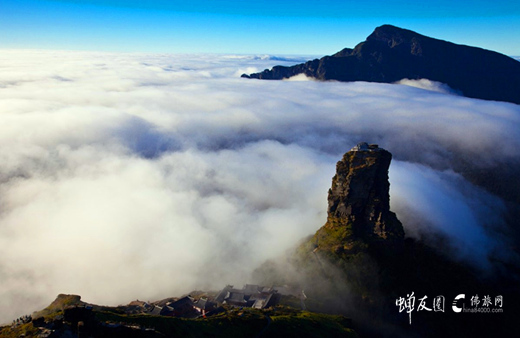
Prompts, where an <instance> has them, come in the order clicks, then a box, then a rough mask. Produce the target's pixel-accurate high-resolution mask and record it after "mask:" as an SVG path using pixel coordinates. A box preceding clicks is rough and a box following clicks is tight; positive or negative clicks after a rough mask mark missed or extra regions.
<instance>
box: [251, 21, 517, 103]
mask: <svg viewBox="0 0 520 338" xmlns="http://www.w3.org/2000/svg"><path fill="white" fill-rule="evenodd" d="M302 73H303V74H305V75H306V76H308V77H313V78H315V79H318V80H336V81H345V82H350V81H368V82H381V83H394V82H397V81H399V80H402V79H405V78H406V79H429V80H432V81H438V82H442V83H445V84H447V85H448V86H450V87H451V88H453V89H454V90H456V91H457V92H460V93H462V94H463V95H464V96H467V97H472V98H478V99H484V100H496V101H506V102H512V103H516V104H520V95H518V93H519V92H520V62H518V61H516V60H514V59H513V58H510V57H508V56H506V55H503V54H500V53H497V52H493V51H489V50H485V49H482V48H477V47H470V46H464V45H457V44H455V43H451V42H447V41H443V40H438V39H434V38H431V37H427V36H425V35H421V34H418V33H416V32H413V31H411V30H407V29H403V28H399V27H395V26H392V25H383V26H380V27H377V28H376V29H375V30H374V32H373V33H372V34H370V35H369V36H368V37H367V39H366V40H365V41H364V42H361V43H359V44H358V45H357V46H356V47H355V48H354V49H350V48H345V49H343V50H341V51H339V52H337V53H335V54H333V55H332V56H324V57H323V58H321V59H316V60H312V61H308V62H306V63H302V64H299V65H295V66H292V67H282V66H276V67H273V69H272V70H267V69H266V70H264V71H263V72H261V73H254V74H250V75H247V74H244V75H242V77H246V78H256V79H268V80H281V79H284V78H289V77H292V76H295V75H298V74H302Z"/></svg>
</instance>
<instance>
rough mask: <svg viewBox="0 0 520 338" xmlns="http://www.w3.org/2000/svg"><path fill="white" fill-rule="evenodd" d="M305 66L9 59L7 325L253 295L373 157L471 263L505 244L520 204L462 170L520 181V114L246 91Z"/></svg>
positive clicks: (397, 203)
mask: <svg viewBox="0 0 520 338" xmlns="http://www.w3.org/2000/svg"><path fill="white" fill-rule="evenodd" d="M296 61H297V60H294V59H292V58H286V59H277V58H273V57H263V56H260V57H251V56H230V55H227V56H226V55H222V56H216V55H146V54H101V53H83V52H49V51H47V52H31V51H3V54H2V56H0V62H1V64H2V67H1V68H0V121H1V123H0V163H1V165H0V257H1V258H0V276H1V278H2V284H1V285H0V304H1V305H0V321H9V320H11V319H12V318H14V317H16V316H19V315H22V314H26V313H29V312H31V311H33V310H36V309H38V308H41V307H43V306H45V305H47V304H48V303H49V302H50V301H52V299H53V297H55V295H57V294H58V293H63V292H66V293H78V294H81V295H82V296H83V298H84V299H85V300H86V301H91V302H98V303H110V304H117V303H126V302H128V301H129V300H131V299H135V298H141V299H150V300H153V299H157V298H162V297H168V296H172V295H180V294H182V293H184V292H188V291H191V290H192V289H194V288H199V287H200V288H220V287H222V286H223V285H225V283H235V284H240V283H244V282H247V281H248V278H249V273H250V272H251V271H252V270H253V269H254V268H255V267H257V265H258V264H260V263H261V262H262V261H263V260H264V259H266V258H270V257H275V256H276V255H278V254H280V253H282V252H283V251H284V250H286V249H287V248H289V247H290V246H292V245H294V244H295V243H296V242H297V241H298V240H299V239H300V238H302V237H303V236H306V235H308V234H310V233H312V232H314V231H315V230H317V229H318V228H319V227H320V226H321V225H322V224H323V223H324V222H325V218H326V214H325V213H326V205H327V202H326V194H327V189H328V188H329V186H330V181H331V178H332V176H333V175H334V171H335V163H336V161H338V160H339V159H340V158H341V155H342V154H343V153H344V152H346V151H348V150H349V149H350V148H351V147H352V146H353V145H355V144H356V143H358V142H360V141H368V142H374V143H379V144H380V145H381V146H382V147H384V148H386V149H388V150H389V151H390V152H392V153H393V154H394V158H395V159H396V160H397V161H396V162H394V164H393V165H392V168H391V175H390V177H391V180H392V182H391V183H392V207H393V209H394V211H396V212H397V214H398V216H399V217H401V218H402V219H403V220H407V219H411V217H408V215H417V216H420V218H421V219H424V220H425V224H430V225H431V227H430V228H428V229H429V231H433V232H435V231H437V232H442V233H444V234H446V235H448V236H450V237H449V238H451V239H452V241H453V242H454V243H464V245H465V246H466V247H467V250H472V248H474V247H475V245H479V243H482V241H485V240H486V238H487V237H486V236H489V231H488V228H489V227H490V225H489V224H485V223H483V222H481V221H480V220H479V215H482V213H485V214H486V215H487V216H492V217H491V218H489V219H491V220H493V222H494V223H493V224H501V221H500V217H501V210H502V209H501V208H502V207H501V205H502V204H501V203H502V202H501V201H500V200H499V199H498V198H497V197H493V196H491V195H490V194H488V193H485V192H484V191H483V190H482V189H479V188H476V187H474V186H473V185H472V184H471V183H470V182H469V181H467V180H466V179H465V178H463V177H462V176H461V175H460V174H456V173H455V172H454V171H453V170H455V169H456V168H455V167H457V166H458V167H457V168H459V167H460V163H465V165H466V166H469V167H470V168H473V169H475V170H492V169H494V168H498V169H500V168H502V169H500V170H504V169H503V168H504V167H505V164H507V165H513V166H512V167H511V168H512V169H511V170H515V168H517V167H515V165H518V163H519V159H520V135H519V133H520V128H519V127H520V109H519V106H517V105H514V104H508V103H499V102H488V101H480V100H472V99H467V98H464V97H458V96H453V95H443V94H439V93H435V92H431V91H423V90H418V89H415V88H410V87H405V86H396V85H388V84H374V83H363V82H358V83H338V82H326V83H323V82H315V81H300V82H291V81H259V80H248V79H241V78H239V75H240V74H241V72H243V71H249V70H251V69H258V70H262V69H265V68H269V67H271V66H273V65H275V64H285V65H289V64H291V63H294V62H296ZM498 169H497V170H498ZM411 195H413V196H414V198H413V200H411V199H410V198H408V196H411ZM475 196H476V197H475ZM420 201H424V202H423V203H419V202H420ZM454 206H459V207H460V208H459V209H460V210H463V211H464V213H461V214H456V212H455V211H454ZM495 207H496V208H495ZM459 209H457V210H459ZM439 215H442V217H438V216H439ZM454 215H456V216H457V217H458V218H452V216H454ZM440 220H444V221H442V222H441V221H440ZM455 220H456V221H455ZM495 220H496V222H495ZM459 221H460V222H459ZM453 222H458V223H461V224H463V225H464V226H462V227H460V228H457V229H454V228H453V227H452V226H451V224H452V223H453ZM405 226H407V227H409V228H408V231H410V233H412V231H415V230H417V229H419V228H417V224H415V223H414V224H412V222H409V225H407V224H405ZM414 229H415V230H414ZM419 230H420V231H419ZM419 230H417V231H419V232H421V233H425V232H427V231H426V230H425V228H424V227H423V228H420V229H419ZM469 233H470V234H472V236H474V237H475V238H476V239H477V240H476V241H470V240H468V238H466V237H465V236H466V235H467V234H469ZM498 240H499V239H498V238H493V240H491V241H489V242H486V245H484V246H481V249H479V255H480V256H479V257H485V256H486V255H488V254H490V253H492V252H493V250H494V249H493V248H494V245H495V244H494V243H495V242H496V241H498ZM487 246H489V250H488V249H486V248H487ZM465 252H467V251H465ZM463 256H464V255H463Z"/></svg>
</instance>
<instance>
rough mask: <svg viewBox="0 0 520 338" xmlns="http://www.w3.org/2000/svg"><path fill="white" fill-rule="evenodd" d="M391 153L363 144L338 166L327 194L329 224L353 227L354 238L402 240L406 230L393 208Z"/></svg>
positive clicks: (350, 152)
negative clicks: (391, 206)
mask: <svg viewBox="0 0 520 338" xmlns="http://www.w3.org/2000/svg"><path fill="white" fill-rule="evenodd" d="M391 160H392V154H390V153H389V152H388V151H386V150H384V149H382V148H379V147H378V146H377V145H368V144H367V143H360V144H359V145H357V146H356V147H354V148H352V150H351V151H349V152H348V153H346V154H345V155H344V156H343V159H342V160H341V161H339V162H338V163H337V165H336V175H335V176H334V177H333V179H332V187H331V188H330V189H329V195H328V203H329V207H328V217H327V223H326V225H325V226H326V227H336V226H350V227H352V236H353V238H354V239H363V240H365V241H374V240H380V239H385V240H402V239H403V238H404V230H403V226H402V225H401V222H399V220H398V219H397V217H396V215H395V214H394V213H393V212H391V211H390V197H389V189H390V183H389V182H388V168H389V166H390V161H391Z"/></svg>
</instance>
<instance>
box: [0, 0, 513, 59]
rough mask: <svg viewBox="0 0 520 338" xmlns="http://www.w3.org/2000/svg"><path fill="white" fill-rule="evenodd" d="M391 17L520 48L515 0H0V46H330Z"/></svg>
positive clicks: (443, 35)
mask: <svg viewBox="0 0 520 338" xmlns="http://www.w3.org/2000/svg"><path fill="white" fill-rule="evenodd" d="M386 23H388V24H393V25H396V26H399V27H403V28H407V29H411V30H415V31H417V32H419V33H421V34H424V35H428V36H432V37H436V38H440V39H444V40H449V41H452V42H456V43H461V44H467V45H473V46H479V47H483V48H486V49H492V50H496V51H499V52H502V53H504V54H508V55H520V38H519V37H520V1H472V2H471V3H469V2H457V1H446V0H432V1H428V2H420V1H408V0H387V1H380V0H375V1H370V2H361V1H327V0H325V1H319V2H318V1H307V0H300V1H287V0H278V1H275V0H267V1H236V0H192V1H189V2H187V1H176V0H173V1H166V0H155V1H154V0H152V1H150V0H149V1H135V0H107V1H105V0H75V1H73V0H61V1H60V0H57V1H34V0H19V1H11V0H0V48H31V49H64V50H98V51H127V52H167V53H201V52H202V53H211V52H213V53H269V54H313V55H322V54H332V53H334V52H336V51H338V50H340V49H342V48H344V47H354V46H355V45H356V44H357V43H358V42H361V41H363V40H364V39H365V38H366V37H367V36H368V35H369V34H370V33H371V32H372V31H373V29H374V28H375V27H377V26H380V25H382V24H386Z"/></svg>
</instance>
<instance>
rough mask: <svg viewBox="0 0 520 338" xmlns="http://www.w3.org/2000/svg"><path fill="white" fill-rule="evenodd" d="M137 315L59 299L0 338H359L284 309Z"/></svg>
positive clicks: (337, 324) (340, 325) (339, 325)
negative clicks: (187, 315)
mask: <svg viewBox="0 0 520 338" xmlns="http://www.w3.org/2000/svg"><path fill="white" fill-rule="evenodd" d="M166 301H167V300H164V302H166ZM161 302H162V301H159V302H157V303H161ZM137 303H139V302H137ZM135 309H136V302H135V301H134V302H132V303H130V304H128V305H126V306H118V307H105V306H98V305H94V304H87V303H85V302H82V301H81V297H80V296H77V295H64V294H61V295H58V297H57V298H56V300H55V301H54V302H53V303H52V304H51V305H49V306H48V307H47V308H46V309H44V310H42V311H39V312H36V313H34V314H33V316H32V317H30V316H26V317H24V318H23V319H24V320H23V321H15V322H14V323H13V324H12V325H10V326H5V327H0V337H3V338H7V337H62V338H65V337H112V338H113V337H122V338H123V337H124V338H127V337H135V338H142V337H147V338H148V337H290V336H292V337H322V336H326V337H338V338H339V337H357V334H356V333H355V332H354V330H352V321H351V320H350V319H348V318H345V317H343V316H333V315H326V314H318V313H311V312H308V311H301V310H297V309H294V308H290V307H287V306H277V307H271V308H269V309H264V310H258V309H253V308H240V307H233V306H222V307H221V308H220V310H219V311H218V312H217V313H214V314H213V315H211V316H207V317H199V318H191V319H187V318H178V317H171V316H161V315H158V314H154V313H147V314H145V313H133V312H134V311H135Z"/></svg>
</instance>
